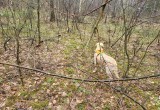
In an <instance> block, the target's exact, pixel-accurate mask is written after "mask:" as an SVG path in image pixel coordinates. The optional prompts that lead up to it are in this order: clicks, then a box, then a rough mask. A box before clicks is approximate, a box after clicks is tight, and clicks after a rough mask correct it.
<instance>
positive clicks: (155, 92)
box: [0, 23, 160, 110]
mask: <svg viewBox="0 0 160 110" xmlns="http://www.w3.org/2000/svg"><path fill="white" fill-rule="evenodd" d="M86 25H87V26H88V25H90V24H85V26H84V25H79V28H80V30H76V31H75V30H74V29H71V30H70V32H65V31H64V30H60V29H59V28H57V29H56V28H55V27H56V26H54V25H50V24H47V25H45V26H43V27H42V30H41V31H42V39H43V40H44V42H43V43H41V45H40V46H37V44H36V43H35V42H34V43H33V45H31V43H32V40H31V39H29V38H27V37H21V39H20V60H21V64H20V65H21V66H23V67H28V68H36V69H40V70H41V71H45V72H48V73H50V75H47V74H45V73H41V72H36V71H31V70H26V69H23V68H21V71H22V75H23V80H24V84H25V85H24V86H22V85H21V81H20V77H19V74H18V72H17V67H14V66H8V65H0V109H1V110H12V109H16V110H65V109H71V110H135V109H138V110H140V108H141V107H140V106H139V105H137V104H136V103H135V102H134V101H133V100H131V99H129V98H127V97H126V96H125V94H127V95H128V96H130V97H132V98H133V99H134V100H136V101H137V102H139V103H140V104H141V105H143V106H144V107H145V108H147V109H148V110H160V80H159V77H158V78H148V79H143V80H135V81H124V82H114V83H112V84H111V83H109V82H107V83H103V82H86V81H77V80H74V78H75V79H76V78H80V79H89V80H107V78H108V77H107V75H106V74H105V73H104V72H96V73H93V72H92V71H93V68H94V67H93V54H94V49H95V44H96V42H97V37H93V38H92V40H91V41H90V42H89V44H88V45H87V46H86V43H87V42H88V41H89V39H90V37H91V33H92V28H91V26H88V27H87V26H86ZM111 25H112V26H111ZM100 26H101V28H99V30H100V32H99V34H100V36H101V39H100V40H101V41H103V42H104V44H105V52H106V53H108V54H109V55H111V56H112V57H114V58H115V59H116V60H117V63H118V68H119V72H120V76H121V77H122V76H123V73H124V72H125V70H126V65H127V63H126V62H127V58H126V57H125V56H124V51H123V39H121V40H120V41H119V42H118V43H116V44H115V43H114V42H115V41H116V40H117V39H118V38H119V37H118V36H120V34H121V33H120V28H119V27H118V28H117V30H116V31H115V28H114V26H115V25H113V24H109V25H108V26H106V24H103V23H102V24H101V25H100ZM47 27H50V29H48V28H47ZM157 27H158V26H155V27H154V29H155V30H156V29H157ZM144 28H146V27H145V26H143V30H144V31H142V30H139V27H138V28H136V29H135V30H134V32H133V34H132V36H131V40H130V42H129V43H128V50H129V54H130V58H131V61H132V65H131V67H130V70H129V72H128V77H142V76H147V75H154V74H157V73H159V68H158V66H159V50H158V46H157V40H156V41H154V43H152V45H151V46H149V48H148V50H147V55H146V56H145V59H144V60H143V62H142V64H141V65H140V68H139V70H138V71H137V72H135V71H136V69H137V68H138V65H139V62H140V61H141V59H142V57H143V56H144V54H145V51H146V47H147V46H148V45H149V43H150V42H151V41H152V40H153V39H154V37H155V36H156V31H154V32H153V30H151V29H152V28H151V27H149V28H146V29H144ZM53 29H54V31H53ZM73 30H74V31H73ZM148 30H150V31H148ZM106 33H107V35H106ZM113 34H114V35H113ZM142 34H143V36H142ZM23 35H25V32H23V33H22V35H21V36H23ZM147 35H148V36H147ZM108 36H110V37H108ZM1 43H2V40H1ZM113 44H115V45H114V46H112V47H111V45H113ZM140 44H143V45H140ZM85 47H86V48H85ZM135 47H136V48H137V49H138V48H139V49H140V51H138V52H137V53H136V55H135V56H133V50H134V48H135ZM15 54H16V46H15V42H14V39H11V41H9V42H8V44H7V50H6V51H5V50H4V48H3V45H0V62H3V63H9V64H16V63H15V62H16V57H15ZM132 58H133V59H132ZM54 74H57V75H62V76H67V77H72V78H73V79H66V78H62V77H56V76H52V75H54ZM117 90H119V91H121V92H119V91H117Z"/></svg>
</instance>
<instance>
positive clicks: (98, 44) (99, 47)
mask: <svg viewBox="0 0 160 110" xmlns="http://www.w3.org/2000/svg"><path fill="white" fill-rule="evenodd" d="M103 47H104V44H103V43H102V42H99V43H97V44H96V48H97V49H99V50H100V49H102V48H103Z"/></svg>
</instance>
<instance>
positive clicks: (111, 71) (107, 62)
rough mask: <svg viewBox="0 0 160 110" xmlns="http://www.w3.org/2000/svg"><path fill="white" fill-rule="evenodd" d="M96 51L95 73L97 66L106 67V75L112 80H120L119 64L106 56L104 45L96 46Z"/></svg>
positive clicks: (98, 44)
mask: <svg viewBox="0 0 160 110" xmlns="http://www.w3.org/2000/svg"><path fill="white" fill-rule="evenodd" d="M96 46H97V47H96V50H95V54H94V65H95V69H94V71H93V72H96V71H97V67H96V65H97V64H98V65H100V66H105V70H106V73H107V74H108V76H109V78H110V79H115V78H117V79H118V78H119V75H118V68H117V62H116V60H115V59H114V58H112V57H110V56H108V55H106V54H105V53H104V51H103V47H104V45H103V43H97V44H96Z"/></svg>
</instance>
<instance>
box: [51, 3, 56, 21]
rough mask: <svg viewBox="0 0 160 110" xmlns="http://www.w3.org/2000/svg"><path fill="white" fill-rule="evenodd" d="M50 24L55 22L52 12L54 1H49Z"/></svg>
mask: <svg viewBox="0 0 160 110" xmlns="http://www.w3.org/2000/svg"><path fill="white" fill-rule="evenodd" d="M50 10H51V14H50V22H55V12H54V0H50Z"/></svg>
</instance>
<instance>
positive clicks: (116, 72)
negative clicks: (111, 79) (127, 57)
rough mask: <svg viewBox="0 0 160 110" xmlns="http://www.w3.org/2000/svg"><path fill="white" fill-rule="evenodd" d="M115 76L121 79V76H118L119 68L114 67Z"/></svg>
mask: <svg viewBox="0 0 160 110" xmlns="http://www.w3.org/2000/svg"><path fill="white" fill-rule="evenodd" d="M114 75H115V77H116V79H119V78H120V77H119V75H118V68H117V66H115V67H114Z"/></svg>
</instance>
